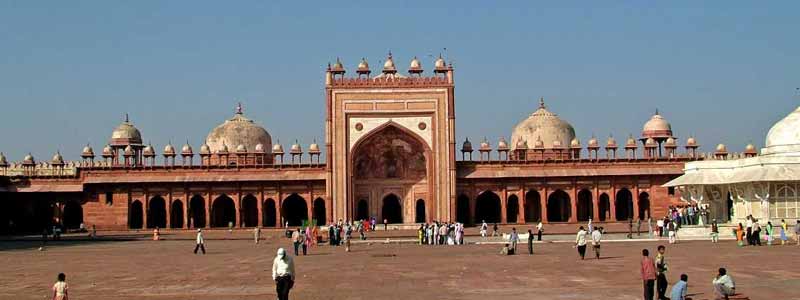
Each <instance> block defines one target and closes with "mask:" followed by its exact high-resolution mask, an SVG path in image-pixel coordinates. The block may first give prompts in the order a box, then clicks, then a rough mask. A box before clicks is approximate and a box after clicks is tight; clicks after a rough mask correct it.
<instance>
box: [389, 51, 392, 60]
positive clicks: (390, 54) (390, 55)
mask: <svg viewBox="0 0 800 300" xmlns="http://www.w3.org/2000/svg"><path fill="white" fill-rule="evenodd" d="M391 58H392V50H389V59H391Z"/></svg>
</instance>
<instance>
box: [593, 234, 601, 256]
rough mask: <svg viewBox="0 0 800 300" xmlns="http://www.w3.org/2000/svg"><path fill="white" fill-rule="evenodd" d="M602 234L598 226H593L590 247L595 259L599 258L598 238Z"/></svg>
mask: <svg viewBox="0 0 800 300" xmlns="http://www.w3.org/2000/svg"><path fill="white" fill-rule="evenodd" d="M602 236H603V234H602V233H600V228H594V231H592V248H594V257H595V258H596V259H600V238H602Z"/></svg>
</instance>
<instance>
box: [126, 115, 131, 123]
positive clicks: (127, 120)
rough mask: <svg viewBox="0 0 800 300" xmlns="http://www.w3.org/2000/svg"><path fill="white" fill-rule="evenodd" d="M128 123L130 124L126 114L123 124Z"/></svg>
mask: <svg viewBox="0 0 800 300" xmlns="http://www.w3.org/2000/svg"><path fill="white" fill-rule="evenodd" d="M128 122H130V121H129V119H128V113H125V123H128Z"/></svg>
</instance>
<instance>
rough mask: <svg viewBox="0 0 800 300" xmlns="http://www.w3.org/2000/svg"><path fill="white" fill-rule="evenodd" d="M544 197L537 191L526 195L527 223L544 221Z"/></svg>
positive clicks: (531, 191) (530, 191)
mask: <svg viewBox="0 0 800 300" xmlns="http://www.w3.org/2000/svg"><path fill="white" fill-rule="evenodd" d="M541 201H542V196H541V195H540V194H539V192H538V191H536V190H529V191H528V192H527V193H525V222H526V223H531V222H539V221H541V220H542V202H541Z"/></svg>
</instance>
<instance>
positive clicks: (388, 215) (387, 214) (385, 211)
mask: <svg viewBox="0 0 800 300" xmlns="http://www.w3.org/2000/svg"><path fill="white" fill-rule="evenodd" d="M381 216H382V217H383V219H385V220H387V221H388V222H389V223H392V224H394V223H403V207H402V206H401V205H400V198H398V197H397V196H396V195H395V194H389V195H386V197H383V206H382V207H381Z"/></svg>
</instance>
